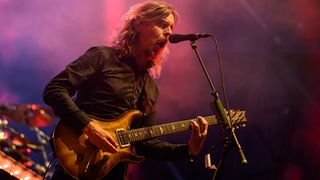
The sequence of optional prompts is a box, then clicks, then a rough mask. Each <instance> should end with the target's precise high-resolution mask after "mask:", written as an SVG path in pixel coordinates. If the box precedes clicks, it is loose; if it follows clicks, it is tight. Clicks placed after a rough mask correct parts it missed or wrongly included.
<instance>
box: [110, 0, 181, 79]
mask: <svg viewBox="0 0 320 180" xmlns="http://www.w3.org/2000/svg"><path fill="white" fill-rule="evenodd" d="M170 14H172V15H173V16H174V19H175V22H176V20H177V17H178V13H177V12H176V11H175V10H174V9H173V8H172V6H171V5H170V4H167V3H165V2H161V1H149V2H143V3H139V4H136V5H134V6H132V7H131V8H130V10H129V11H128V12H127V13H126V14H125V15H124V16H123V17H122V18H121V23H120V25H119V28H118V29H117V31H116V33H115V35H114V38H113V41H112V43H113V46H114V47H115V48H116V49H117V50H118V51H119V55H120V57H127V56H130V55H133V53H134V48H135V42H136V33H137V32H136V29H137V26H138V25H139V23H141V22H143V21H156V20H159V19H164V18H166V17H167V16H169V15H170ZM168 52H169V50H168V47H165V49H164V50H163V51H162V52H161V53H160V55H159V56H158V58H157V59H154V66H153V67H152V68H150V69H149V73H150V75H151V76H153V77H159V76H160V74H161V67H162V64H163V62H164V60H165V58H166V55H167V54H168Z"/></svg>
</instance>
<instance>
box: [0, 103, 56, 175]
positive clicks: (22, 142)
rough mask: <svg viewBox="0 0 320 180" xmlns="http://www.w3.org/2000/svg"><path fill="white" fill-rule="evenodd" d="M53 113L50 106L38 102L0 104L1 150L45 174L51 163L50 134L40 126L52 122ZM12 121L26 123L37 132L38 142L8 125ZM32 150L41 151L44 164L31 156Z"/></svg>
mask: <svg viewBox="0 0 320 180" xmlns="http://www.w3.org/2000/svg"><path fill="white" fill-rule="evenodd" d="M52 117H53V113H52V111H51V110H50V108H47V107H43V106H40V105H37V104H10V105H7V104H2V105H1V104H0V150H1V151H3V152H4V153H6V154H7V155H8V156H11V157H12V158H14V159H15V160H17V161H18V162H21V164H23V165H25V166H26V167H31V166H33V167H34V169H35V170H36V171H38V172H39V174H44V172H45V170H46V168H45V167H47V166H48V165H49V161H48V156H47V152H46V149H45V146H46V145H48V144H49V143H48V142H49V139H50V138H49V136H47V135H46V134H45V133H44V132H42V131H41V130H40V129H39V127H45V126H48V125H50V124H51V123H52ZM7 119H8V120H9V122H10V121H12V122H14V123H18V124H25V125H28V126H29V127H30V129H31V130H32V131H33V132H34V133H35V135H36V137H37V141H38V144H36V143H32V142H30V141H29V140H28V139H27V138H26V137H25V135H24V134H22V133H20V132H19V131H17V130H16V129H14V128H12V127H10V126H9V125H8V120H7ZM31 152H39V153H41V155H42V158H43V160H44V164H45V165H44V166H43V165H41V164H39V163H36V162H35V161H33V160H32V159H31V158H30V157H28V156H29V154H30V153H31Z"/></svg>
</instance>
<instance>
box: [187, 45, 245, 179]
mask: <svg viewBox="0 0 320 180" xmlns="http://www.w3.org/2000/svg"><path fill="white" fill-rule="evenodd" d="M190 42H191V47H192V49H193V50H194V51H195V53H196V55H197V57H198V60H199V62H200V64H201V67H202V69H203V71H204V73H205V76H206V78H207V80H208V82H209V85H210V87H211V90H212V92H211V95H212V96H213V97H214V99H215V100H214V102H213V107H216V108H213V111H214V112H217V113H218V115H220V116H221V118H222V120H223V123H224V125H225V128H226V130H227V132H228V133H229V135H228V136H227V137H226V138H225V141H224V150H223V154H222V158H221V160H220V162H219V164H218V167H217V170H215V172H214V175H213V180H214V179H215V178H216V177H218V178H219V179H221V177H222V172H223V168H224V164H225V160H226V156H227V154H228V152H229V151H230V149H231V145H234V146H235V147H236V149H237V150H238V152H239V154H240V158H241V163H242V164H247V163H248V162H247V159H246V157H245V155H244V153H243V151H242V148H241V146H240V144H239V141H238V138H237V136H236V134H235V131H234V130H235V128H234V127H232V126H231V124H230V121H229V120H228V118H227V116H226V113H225V109H224V107H223V105H222V102H221V100H220V98H219V95H218V92H217V91H216V90H215V88H214V86H213V83H212V81H211V79H210V76H209V74H208V71H207V69H206V67H205V65H204V63H203V61H202V58H201V57H200V54H199V52H198V49H197V48H198V46H197V45H196V43H195V40H193V41H190ZM229 115H231V113H230V112H229ZM230 118H231V117H230ZM229 139H230V140H231V141H229Z"/></svg>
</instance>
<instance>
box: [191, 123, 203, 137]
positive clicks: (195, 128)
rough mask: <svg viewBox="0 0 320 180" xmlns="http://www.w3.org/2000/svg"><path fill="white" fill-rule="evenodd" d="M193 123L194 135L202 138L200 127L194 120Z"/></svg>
mask: <svg viewBox="0 0 320 180" xmlns="http://www.w3.org/2000/svg"><path fill="white" fill-rule="evenodd" d="M192 123H193V126H194V133H195V135H196V136H197V137H200V136H201V134H200V127H199V125H198V123H197V122H196V121H194V120H192Z"/></svg>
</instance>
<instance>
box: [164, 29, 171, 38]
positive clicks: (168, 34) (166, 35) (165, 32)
mask: <svg viewBox="0 0 320 180" xmlns="http://www.w3.org/2000/svg"><path fill="white" fill-rule="evenodd" d="M171 34H172V29H171V27H167V28H166V29H165V30H164V33H163V35H164V36H165V37H169V36H170V35H171Z"/></svg>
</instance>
